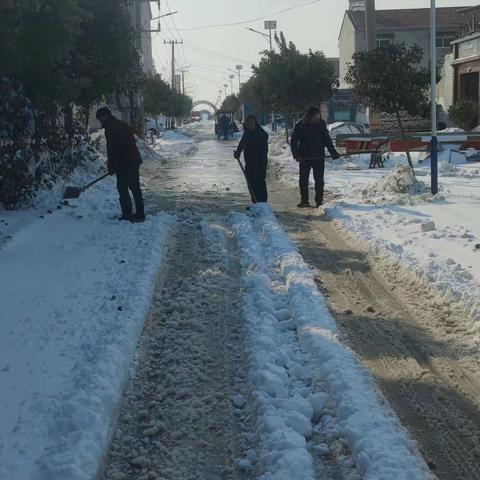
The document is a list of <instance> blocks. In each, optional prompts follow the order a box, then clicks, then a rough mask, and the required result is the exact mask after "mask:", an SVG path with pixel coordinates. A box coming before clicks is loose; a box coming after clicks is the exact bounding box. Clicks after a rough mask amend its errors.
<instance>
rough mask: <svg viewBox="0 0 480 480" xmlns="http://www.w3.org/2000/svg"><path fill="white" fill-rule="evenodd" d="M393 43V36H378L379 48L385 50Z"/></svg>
mask: <svg viewBox="0 0 480 480" xmlns="http://www.w3.org/2000/svg"><path fill="white" fill-rule="evenodd" d="M392 43H393V35H388V34H385V35H382V34H380V35H377V47H378V48H383V47H388V46H389V45H391V44H392Z"/></svg>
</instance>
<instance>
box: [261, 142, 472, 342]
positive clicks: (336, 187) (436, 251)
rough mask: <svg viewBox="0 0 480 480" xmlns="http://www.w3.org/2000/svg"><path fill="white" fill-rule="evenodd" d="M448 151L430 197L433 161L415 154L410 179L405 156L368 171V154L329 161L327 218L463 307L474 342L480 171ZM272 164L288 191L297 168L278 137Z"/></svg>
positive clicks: (394, 156)
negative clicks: (438, 184)
mask: <svg viewBox="0 0 480 480" xmlns="http://www.w3.org/2000/svg"><path fill="white" fill-rule="evenodd" d="M452 149H453V146H451V147H449V146H448V145H447V147H446V148H445V150H444V151H443V152H441V153H440V157H439V172H440V192H439V194H438V195H437V196H436V197H432V195H431V194H430V162H429V160H426V161H423V162H421V161H419V156H415V155H414V167H415V174H413V173H412V171H411V169H410V168H408V164H407V159H406V156H405V155H404V154H390V155H387V156H386V157H385V168H384V169H373V170H372V169H369V168H368V166H369V162H370V158H369V155H353V156H351V157H350V158H347V159H345V158H344V159H342V160H337V161H327V166H326V169H327V172H326V188H327V190H329V191H330V192H331V193H332V195H331V201H330V202H329V203H328V204H327V205H326V213H327V214H328V215H329V216H330V217H332V218H333V219H337V220H338V222H340V224H341V225H343V226H344V227H345V229H346V230H347V231H349V232H351V233H352V234H354V235H355V236H356V237H357V238H359V239H361V240H362V241H363V242H364V243H365V244H366V245H368V246H369V247H371V248H372V249H373V250H374V251H375V252H378V253H382V254H384V255H385V256H386V257H388V258H389V259H390V260H394V261H395V262H398V263H399V264H401V265H402V266H404V267H406V270H407V271H410V272H412V274H413V275H414V276H416V277H418V278H421V279H423V280H424V281H425V282H426V283H427V284H429V285H430V286H431V287H433V288H434V289H435V291H437V292H438V298H439V301H444V302H446V303H447V304H448V302H449V300H452V299H453V300H455V301H458V302H461V303H462V304H463V305H464V307H465V315H466V317H467V318H468V319H469V328H471V332H470V333H471V340H472V342H475V343H477V341H478V326H479V322H480V220H479V217H478V215H477V210H478V206H479V205H480V166H479V163H478V162H470V161H469V156H471V154H472V153H474V152H469V153H468V154H467V155H463V154H460V153H458V152H456V151H453V150H452ZM270 158H271V161H272V163H273V165H275V167H276V168H277V169H278V170H279V176H280V178H281V180H282V181H283V182H285V183H286V184H288V185H294V184H295V183H296V182H297V177H298V171H297V169H298V166H297V164H296V162H295V161H293V159H292V157H291V154H290V152H289V148H288V146H287V145H286V144H285V140H284V137H282V135H275V136H273V137H272V139H271V149H270Z"/></svg>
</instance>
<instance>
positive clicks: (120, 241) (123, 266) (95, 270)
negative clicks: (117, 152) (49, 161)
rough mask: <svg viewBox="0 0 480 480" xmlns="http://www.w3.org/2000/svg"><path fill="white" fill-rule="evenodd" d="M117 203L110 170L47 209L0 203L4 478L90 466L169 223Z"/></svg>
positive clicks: (98, 455)
mask: <svg viewBox="0 0 480 480" xmlns="http://www.w3.org/2000/svg"><path fill="white" fill-rule="evenodd" d="M94 167H95V168H97V167H98V165H97V166H94ZM92 173H93V172H92ZM91 179H92V175H91V174H89V173H88V172H85V171H83V172H77V173H76V175H75V176H74V180H77V181H78V182H79V183H80V184H83V183H84V182H86V181H88V180H91ZM118 208H119V207H118V200H117V192H116V188H115V182H114V179H113V178H107V179H106V180H105V181H103V182H102V183H99V184H97V185H96V186H94V187H92V188H91V189H89V190H87V191H86V192H85V193H84V194H82V196H81V197H80V199H78V200H71V201H68V202H64V203H61V204H60V205H58V208H55V209H54V210H53V209H49V210H47V211H45V210H43V209H37V210H33V211H20V212H0V224H1V229H2V231H3V233H4V235H5V241H4V242H3V243H2V244H1V245H0V264H1V265H2V268H1V269H0V291H1V292H2V294H1V295H2V301H1V302H0V318H1V320H2V321H1V322H0V386H1V391H2V395H1V398H0V478H2V479H9V480H25V479H27V478H32V479H33V478H34V479H36V480H47V479H48V480H65V479H69V480H91V479H92V478H94V477H95V475H96V472H97V470H98V467H99V464H100V462H101V459H102V455H103V452H104V450H105V448H106V446H107V444H108V440H109V439H108V434H109V428H110V423H111V421H112V417H113V416H114V414H115V411H116V410H117V408H118V402H119V400H120V397H121V392H122V389H123V385H124V382H125V380H126V378H127V376H128V371H129V368H130V366H131V363H132V360H133V356H134V353H135V347H136V341H137V338H138V336H139V334H140V332H141V330H142V327H143V322H144V319H145V315H146V313H147V311H148V308H149V305H150V300H151V295H152V290H153V284H154V281H155V277H156V273H157V270H158V268H159V266H160V264H161V262H162V258H163V249H164V246H165V242H166V237H167V233H168V229H169V225H170V224H171V221H172V220H171V219H170V217H168V216H167V215H163V214H162V215H155V216H150V217H148V218H147V221H146V222H145V223H144V224H130V223H125V222H119V221H118V220H116V219H111V220H110V219H109V217H113V216H114V215H115V214H118Z"/></svg>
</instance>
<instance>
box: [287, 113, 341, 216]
mask: <svg viewBox="0 0 480 480" xmlns="http://www.w3.org/2000/svg"><path fill="white" fill-rule="evenodd" d="M290 148H291V150H292V154H293V157H294V158H295V160H296V161H297V162H298V163H299V165H300V181H299V185H300V196H301V200H300V203H299V204H298V207H300V208H306V207H310V202H309V200H308V183H309V180H310V170H313V178H314V180H315V203H316V205H317V207H319V206H320V205H322V203H323V189H324V184H325V180H324V174H325V148H327V149H328V151H329V152H330V155H331V156H332V158H333V159H337V158H340V155H339V153H338V152H337V151H336V150H335V147H334V146H333V142H332V139H331V138H330V134H329V133H328V129H327V124H326V123H325V122H324V121H323V120H322V117H321V116H320V109H319V108H318V107H310V108H309V109H308V110H307V113H306V115H305V117H304V118H303V120H301V121H300V122H298V123H297V124H296V125H295V129H294V130H293V134H292V138H291V140H290Z"/></svg>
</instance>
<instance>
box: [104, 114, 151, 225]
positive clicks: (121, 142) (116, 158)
mask: <svg viewBox="0 0 480 480" xmlns="http://www.w3.org/2000/svg"><path fill="white" fill-rule="evenodd" d="M96 116H97V119H98V120H99V121H100V123H101V124H102V127H103V128H104V129H105V137H106V139H107V155H108V173H109V175H116V176H117V190H118V194H119V196H120V207H121V209H122V216H121V217H120V218H119V220H126V221H130V222H143V221H144V220H145V211H144V205H143V196H142V190H141V188H140V165H141V163H142V157H141V155H140V152H139V151H138V147H137V144H136V142H135V137H134V136H133V132H132V131H131V129H130V127H129V126H128V125H127V124H126V123H125V122H122V121H121V120H118V119H117V118H115V117H114V116H113V115H112V113H111V112H110V110H109V109H108V108H107V107H103V108H100V109H99V110H98V111H97V115H96ZM129 190H130V191H131V192H132V195H133V200H134V201H135V208H136V213H135V215H134V214H133V211H132V200H131V198H130V193H129Z"/></svg>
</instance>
